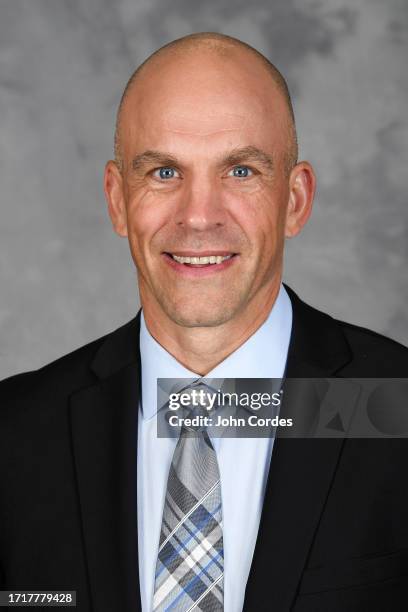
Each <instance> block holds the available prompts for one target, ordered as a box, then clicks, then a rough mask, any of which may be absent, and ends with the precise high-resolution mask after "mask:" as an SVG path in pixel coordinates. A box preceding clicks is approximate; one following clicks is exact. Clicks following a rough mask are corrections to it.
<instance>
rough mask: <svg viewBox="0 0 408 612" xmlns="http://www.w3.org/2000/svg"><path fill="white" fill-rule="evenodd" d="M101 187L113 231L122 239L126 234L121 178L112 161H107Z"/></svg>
mask: <svg viewBox="0 0 408 612" xmlns="http://www.w3.org/2000/svg"><path fill="white" fill-rule="evenodd" d="M103 186H104V191H105V197H106V201H107V203H108V211H109V216H110V218H111V221H112V225H113V229H114V230H115V232H116V233H117V234H119V236H122V237H123V238H124V237H125V236H127V233H128V232H127V217H126V204H125V198H124V193H123V178H122V175H121V173H120V171H119V168H118V167H117V165H116V163H115V162H114V161H112V160H111V161H108V163H107V164H106V166H105V175H104V180H103Z"/></svg>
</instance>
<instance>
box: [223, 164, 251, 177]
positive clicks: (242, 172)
mask: <svg viewBox="0 0 408 612" xmlns="http://www.w3.org/2000/svg"><path fill="white" fill-rule="evenodd" d="M230 172H232V176H235V177H237V178H247V177H248V176H251V174H253V172H252V170H251V169H250V168H248V166H235V168H233V169H232V170H231V171H230ZM230 172H229V175H230V176H231V174H230Z"/></svg>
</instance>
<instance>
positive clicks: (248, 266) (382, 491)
mask: <svg viewBox="0 0 408 612" xmlns="http://www.w3.org/2000/svg"><path fill="white" fill-rule="evenodd" d="M314 189H315V176H314V173H313V169H312V167H311V165H310V164H309V163H308V162H301V163H298V161H297V143H296V132H295V125H294V118H293V112H292V107H291V103H290V98H289V94H288V91H287V87H286V84H285V81H284V80H283V77H282V76H281V75H280V73H279V72H278V71H277V70H276V69H275V68H274V67H273V66H272V65H271V64H270V63H269V62H268V61H267V60H266V59H265V58H264V57H263V56H261V55H260V54H259V53H258V52H257V51H255V50H254V49H252V48H250V47H248V46H247V45H245V44H244V43H241V42H240V41H238V40H236V39H232V38H229V37H226V36H222V35H218V34H207V33H205V34H195V35H191V36H187V37H185V38H183V39H180V40H178V41H174V42H173V43H170V44H169V45H167V46H165V47H163V48H162V49H160V50H159V51H157V52H156V53H155V54H153V55H152V56H151V57H150V58H149V59H148V60H147V61H146V62H145V63H144V64H143V65H142V66H141V67H139V69H138V70H137V71H136V73H135V74H134V75H133V77H132V78H131V80H130V82H129V83H128V85H127V87H126V90H125V93H124V95H123V98H122V101H121V104H120V108H119V111H118V117H117V126H116V137H115V160H114V161H110V162H108V164H107V166H106V172H105V192H106V197H107V202H108V208H109V214H110V217H111V221H112V224H113V227H114V230H115V231H116V233H117V234H119V235H120V236H123V237H126V238H127V239H128V241H129V245H130V251H131V254H132V258H133V260H134V263H135V265H136V268H137V272H138V282H139V293H140V299H141V305H142V310H141V312H139V313H138V315H137V316H136V317H135V318H134V319H132V320H131V321H130V322H129V323H127V324H126V325H124V326H123V327H121V328H119V329H118V330H116V331H114V332H112V333H110V334H108V335H107V336H105V337H103V338H100V339H98V340H96V341H94V342H92V343H90V344H88V345H86V346H84V347H82V348H80V349H78V350H77V351H74V352H73V353H71V354H69V355H66V356H64V357H62V358H61V359H59V360H57V361H55V362H53V363H51V364H49V365H47V366H45V367H43V368H41V369H40V370H38V371H36V372H28V373H24V374H20V375H17V376H14V377H12V378H10V379H8V380H6V381H4V382H3V383H2V385H1V397H2V400H1V410H0V418H1V428H0V441H1V444H0V448H1V450H0V455H1V463H0V469H1V480H0V487H1V502H0V516H1V521H0V563H1V570H2V588H3V589H19V590H30V589H32V590H33V589H34V590H36V591H38V590H41V589H43V590H48V591H49V590H58V589H59V590H63V589H66V590H68V589H71V590H76V591H77V607H78V609H79V610H81V612H82V611H84V612H85V611H90V610H97V611H98V612H108V611H109V612H111V611H114V610H117V611H118V612H131V611H132V612H135V611H137V610H143V611H148V610H214V611H215V610H225V611H226V612H238V611H240V610H245V611H246V612H255V611H256V612H258V611H267V610H268V611H269V610H274V611H279V612H282V611H285V610H296V611H298V612H299V611H313V612H316V611H318V610H322V611H323V610H324V611H325V612H326V611H329V610H330V611H337V610H347V611H354V610H362V611H363V610H364V611H365V610H374V611H379V610H406V609H407V606H408V586H407V575H408V530H407V527H406V524H407V521H406V517H407V516H408V502H407V496H406V485H405V479H404V476H403V474H404V470H405V469H406V467H407V458H408V449H407V444H406V441H405V440H400V439H391V440H390V439H382V440H351V439H349V440H346V441H345V440H343V439H341V438H338V439H319V440H317V439H311V440H306V439H296V440H289V439H285V438H284V437H281V436H279V435H278V436H277V438H276V439H275V440H274V439H273V438H269V439H268V438H266V439H250V438H249V439H245V438H243V439H233V438H231V439H227V438H225V439H224V438H220V439H215V438H214V439H212V440H211V439H210V438H209V437H208V434H206V433H204V434H203V436H204V437H203V438H202V441H203V444H201V443H199V444H197V445H196V446H194V445H190V446H188V444H189V443H188V442H186V439H185V438H183V437H182V436H181V435H180V437H179V439H167V438H158V437H157V435H156V427H155V426H156V419H155V416H156V413H157V409H158V406H157V403H156V379H157V378H160V377H167V378H183V377H187V378H195V379H198V380H199V379H200V378H201V377H203V376H206V377H207V376H211V377H219V378H221V377H222V378H234V377H236V378H239V377H244V378H245V377H247V378H257V377H259V378H274V377H276V378H281V377H282V376H283V375H284V373H285V374H286V376H287V377H296V376H299V377H301V376H304V377H306V376H311V377H313V376H317V377H319V376H320V377H333V376H336V377H342V378H351V377H358V376H359V377H380V376H381V377H405V376H406V375H407V371H408V350H407V349H405V348H404V347H402V346H401V345H399V344H397V343H396V342H393V341H391V340H389V339H386V338H384V337H381V336H379V335H377V334H375V333H374V332H371V331H368V330H365V329H362V328H359V327H356V326H353V325H349V324H346V323H342V322H339V321H335V320H334V319H332V318H331V317H329V316H328V315H326V314H323V313H321V312H319V311H317V310H315V309H313V308H311V307H310V306H307V305H306V304H304V303H303V302H302V301H301V300H300V299H299V298H298V297H297V296H296V294H295V293H294V292H293V291H292V290H290V289H289V288H288V287H286V288H285V287H284V286H283V285H282V282H281V280H282V262H283V248H284V242H285V238H291V237H293V236H295V235H296V234H298V233H299V232H300V230H301V229H302V227H303V226H304V225H305V223H306V222H307V220H308V218H309V215H310V213H311V208H312V201H313V195H314ZM205 436H206V437H205ZM186 458H187V459H186ZM183 463H184V468H183V469H184V473H183V475H181V472H178V470H179V469H180V470H181V469H182V464H183ZM186 469H187V471H186ZM186 481H189V483H188V484H186ZM206 481H208V482H207V486H206V485H205V482H206ZM195 488H196V489H200V491H201V492H200V493H198V494H195V493H196V492H195V490H194V489H195ZM210 493H211V495H212V497H211V495H210ZM209 496H210V497H211V500H212V502H211V503H213V506H211V508H212V510H211V511H210V510H209V507H208V506H205V507H204V502H203V499H204V498H208V499H209ZM215 506H216V508H215ZM197 507H198V508H199V509H200V511H202V513H203V514H205V513H206V514H207V515H208V513H210V516H209V517H208V518H207V523H208V524H211V525H212V527H211V529H208V528H207V526H205V527H203V526H202V525H201V524H198V521H195V519H194V518H192V517H194V513H195V511H196V509H197ZM182 530H183V531H182ZM182 533H183V535H181V534H182ZM214 534H215V535H214ZM183 538H184V539H183ZM170 545H171V546H170ZM166 548H167V549H168V548H170V555H168V554H167V552H166ZM163 551H164V552H163ZM166 554H167V556H166Z"/></svg>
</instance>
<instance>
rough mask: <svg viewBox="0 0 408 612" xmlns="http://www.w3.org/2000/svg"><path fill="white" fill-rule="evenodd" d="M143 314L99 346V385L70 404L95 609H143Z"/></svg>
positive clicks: (95, 363)
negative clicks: (140, 501) (140, 479)
mask: <svg viewBox="0 0 408 612" xmlns="http://www.w3.org/2000/svg"><path fill="white" fill-rule="evenodd" d="M139 325H140V316H139V315H138V316H137V317H135V319H133V320H132V321H130V323H128V324H127V325H125V326H123V327H122V328H120V329H119V330H117V331H116V332H114V333H113V334H111V335H109V336H108V337H107V339H106V340H105V341H104V343H103V344H102V345H101V347H100V349H99V351H98V353H97V354H96V357H95V359H94V361H93V363H92V365H91V369H92V370H93V372H94V373H95V374H96V376H97V378H98V382H97V383H96V384H94V385H92V386H91V387H88V388H86V389H83V390H81V391H79V392H76V393H74V394H73V395H72V396H71V398H70V408H71V410H70V417H71V427H72V443H73V452H74V459H75V468H76V476H77V486H78V493H79V500H80V512H81V517H82V524H83V538H84V547H85V553H86V558H87V568H88V579H89V583H90V592H91V597H92V601H93V609H95V610H98V612H111V611H112V610H123V612H138V611H140V610H141V603H140V590H139V569H138V547H137V495H136V493H137V486H136V485H137V475H136V474H137V473H136V459H137V414H138V402H139V380H140V357H139Z"/></svg>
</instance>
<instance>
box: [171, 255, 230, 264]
mask: <svg viewBox="0 0 408 612" xmlns="http://www.w3.org/2000/svg"><path fill="white" fill-rule="evenodd" d="M172 257H173V259H175V260H176V261H178V263H182V264H193V265H197V264H199V265H203V264H220V263H221V262H222V261H225V260H226V259H230V258H231V257H232V255H226V256H224V255H209V256H208V257H179V256H178V255H172Z"/></svg>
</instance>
